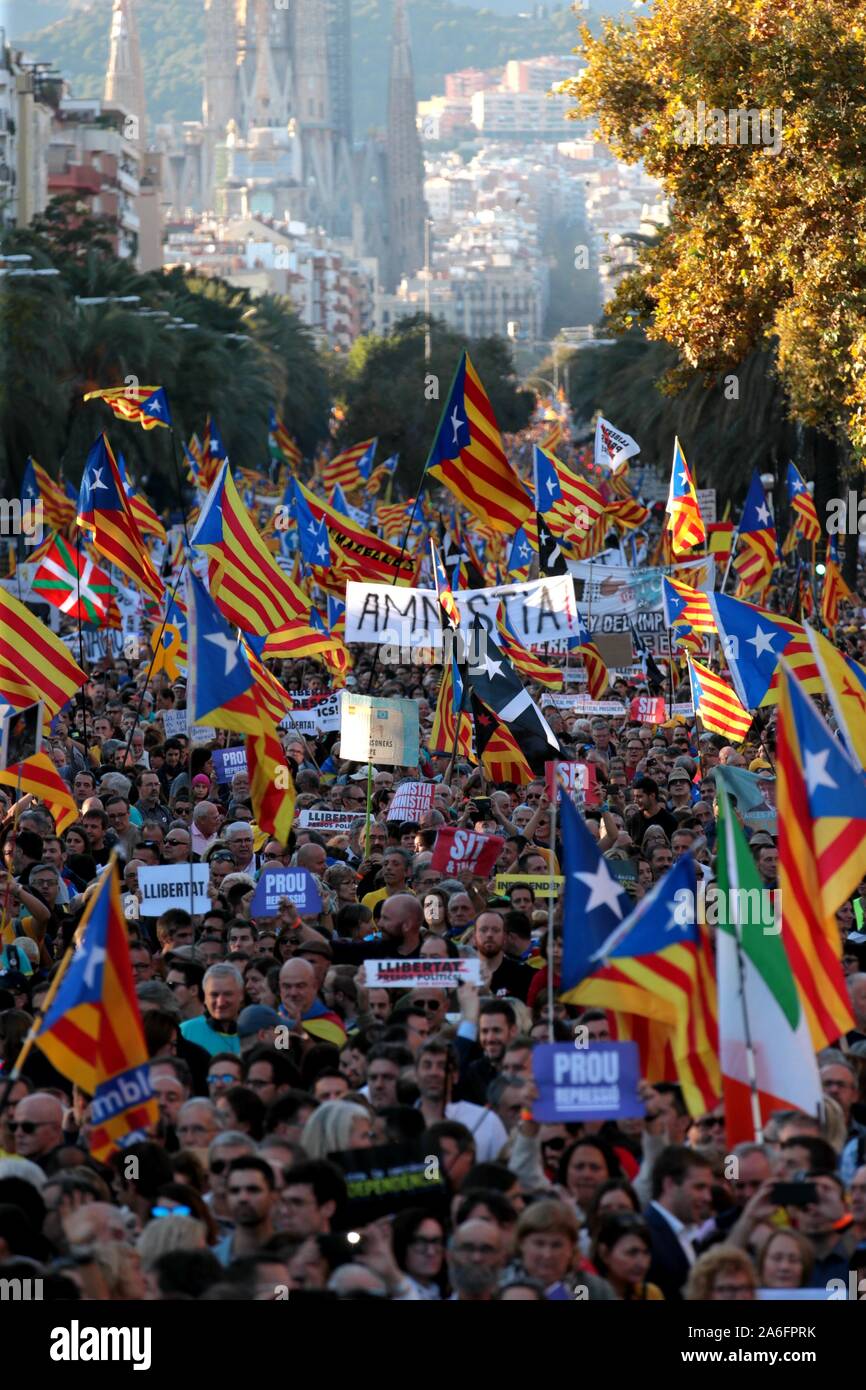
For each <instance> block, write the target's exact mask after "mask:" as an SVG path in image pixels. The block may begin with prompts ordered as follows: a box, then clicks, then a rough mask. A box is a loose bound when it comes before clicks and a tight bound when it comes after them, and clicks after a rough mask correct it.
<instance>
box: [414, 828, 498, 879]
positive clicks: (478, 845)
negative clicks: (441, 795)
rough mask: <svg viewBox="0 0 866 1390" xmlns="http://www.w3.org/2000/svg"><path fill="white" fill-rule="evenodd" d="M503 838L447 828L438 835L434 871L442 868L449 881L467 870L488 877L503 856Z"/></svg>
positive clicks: (473, 831)
mask: <svg viewBox="0 0 866 1390" xmlns="http://www.w3.org/2000/svg"><path fill="white" fill-rule="evenodd" d="M504 844H505V838H504V836H502V835H479V834H478V833H477V832H476V831H475V830H464V829H462V828H460V829H457V827H456V826H453V825H445V826H443V827H442V829H441V830H440V831H439V832H438V833H437V835H436V843H435V844H434V846H433V858H432V859H431V860H430V868H431V869H440V870H441V871H442V873H444V875H445V877H446V878H454V877H455V875H457V874H460V873H463V872H464V871H466V870H468V871H469V872H470V873H473V874H478V875H479V877H481V878H487V876H488V874H491V873H492V872H493V868H494V865H495V864H496V861H497V859H498V858H499V856H500V854H501V853H502V846H503V845H504Z"/></svg>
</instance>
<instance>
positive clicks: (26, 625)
mask: <svg viewBox="0 0 866 1390" xmlns="http://www.w3.org/2000/svg"><path fill="white" fill-rule="evenodd" d="M86 680H87V676H86V675H85V673H84V672H83V671H82V669H81V667H80V666H79V665H78V662H77V661H75V659H74V658H73V656H72V654H71V652H70V650H69V648H68V647H67V645H66V643H65V642H61V640H60V638H59V637H55V636H54V633H53V632H51V630H50V629H49V628H47V627H46V626H45V624H44V623H42V622H40V621H39V619H38V618H36V617H34V615H33V614H32V613H31V612H30V610H29V608H25V606H24V604H23V603H19V601H18V599H17V598H15V597H13V595H12V594H10V593H9V592H8V590H6V589H3V588H0V694H2V696H3V699H4V700H5V701H6V702H7V704H10V705H12V707H13V708H14V709H23V708H24V706H25V705H32V704H34V703H35V701H37V700H43V701H44V703H45V708H46V710H47V712H48V713H49V714H52V715H54V714H56V713H57V711H58V710H59V709H62V708H63V706H64V705H65V704H67V703H68V702H69V700H71V699H72V697H73V695H74V694H75V692H76V690H80V688H81V686H82V685H83V684H84V682H85V681H86Z"/></svg>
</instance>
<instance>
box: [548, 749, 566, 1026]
mask: <svg viewBox="0 0 866 1390" xmlns="http://www.w3.org/2000/svg"><path fill="white" fill-rule="evenodd" d="M559 795H560V788H559V777H558V775H557V770H556V763H554V765H553V797H552V798H551V807H550V859H549V861H548V868H549V870H550V882H549V885H548V888H549V897H548V899H547V942H546V945H545V954H546V955H547V1037H548V1041H549V1042H554V1041H555V1039H554V1019H553V1008H554V998H555V993H556V991H555V989H554V984H553V917H554V896H553V895H554V892H555V891H556V883H555V882H554V879H555V877H556V875H555V870H554V856H555V850H556V812H557V807H558V804H559ZM562 795H563V796H564V795H565V792H564V791H563V793H562Z"/></svg>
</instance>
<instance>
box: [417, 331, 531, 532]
mask: <svg viewBox="0 0 866 1390" xmlns="http://www.w3.org/2000/svg"><path fill="white" fill-rule="evenodd" d="M427 470H428V472H429V473H430V476H431V477H433V478H436V479H437V481H438V482H440V483H443V484H444V485H445V487H447V488H449V489H450V490H451V492H452V493H453V494H454V496H455V497H457V498H458V499H459V500H460V501H461V502H462V503H463V505H464V507H466V508H467V509H468V510H469V511H470V512H471V513H472V515H473V516H475V517H478V518H480V519H481V520H482V521H484V522H486V523H487V524H488V525H490V526H492V527H493V529H494V530H495V531H505V532H506V533H507V534H511V533H513V532H514V531H516V530H517V528H518V527H519V526H522V525H523V524H524V523H525V521H526V520H527V518H528V516H529V514H530V509H531V505H532V504H531V502H530V498H529V495H528V493H527V491H526V489H525V488H524V486H523V484H522V483H521V481H520V479H519V478H518V476H517V474H516V473H515V471H514V469H513V468H512V467H511V464H510V463H509V462H508V459H507V458H506V456H505V450H504V449H503V447H502V436H501V435H500V433H499V425H498V424H497V422H496V416H495V415H494V413H493V407H492V405H491V404H490V400H489V398H488V396H487V392H486V391H485V390H484V387H483V386H482V385H481V380H480V378H479V376H478V373H477V372H476V370H475V368H474V367H473V365H472V363H471V361H470V360H469V354H468V353H467V352H466V351H465V350H464V352H463V354H462V356H461V358H460V361H459V363H458V366H457V371H456V372H455V374H454V381H453V382H452V385H451V390H450V392H449V395H448V400H447V401H446V403H445V407H444V409H443V411H442V418H441V420H440V422H439V428H438V430H437V431H436V438H435V439H434V441H433V447H432V448H431V450H430V455H429V457H428V459H427Z"/></svg>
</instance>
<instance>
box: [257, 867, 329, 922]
mask: <svg viewBox="0 0 866 1390" xmlns="http://www.w3.org/2000/svg"><path fill="white" fill-rule="evenodd" d="M283 898H288V899H289V901H290V902H293V903H294V904H295V907H296V908H297V909H298V913H299V915H300V916H302V917H305V916H311V915H312V914H313V913H315V912H321V910H322V896H321V894H320V892H319V888H318V884H317V883H316V880H315V878H314V877H313V875H312V874H311V873H310V871H309V869H274V868H268V869H263V870H262V874H261V878H260V879H259V881H258V883H257V884H256V892H255V897H254V898H253V901H252V904H251V906H250V916H251V917H276V915H277V913H278V912H279V910H280V902H281V900H282V899H283Z"/></svg>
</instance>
